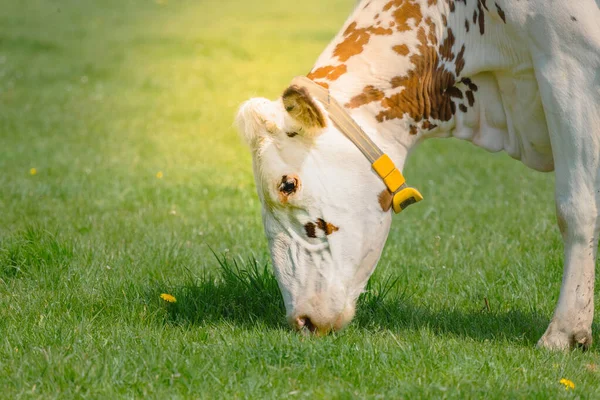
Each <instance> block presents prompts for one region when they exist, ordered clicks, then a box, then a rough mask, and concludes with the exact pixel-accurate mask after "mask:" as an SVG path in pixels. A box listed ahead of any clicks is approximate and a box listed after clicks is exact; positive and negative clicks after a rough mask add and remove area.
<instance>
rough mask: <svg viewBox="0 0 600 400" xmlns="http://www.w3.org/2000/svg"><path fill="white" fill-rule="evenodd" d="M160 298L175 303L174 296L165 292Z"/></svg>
mask: <svg viewBox="0 0 600 400" xmlns="http://www.w3.org/2000/svg"><path fill="white" fill-rule="evenodd" d="M160 298H161V299H163V300H164V301H168V302H169V303H177V299H176V298H175V296H173V295H170V294H167V293H163V294H161V295H160Z"/></svg>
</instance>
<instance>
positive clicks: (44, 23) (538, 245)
mask: <svg viewBox="0 0 600 400" xmlns="http://www.w3.org/2000/svg"><path fill="white" fill-rule="evenodd" d="M353 5H354V2H353V1H348V0H332V1H327V2H320V1H313V0H309V1H308V2H303V3H302V4H299V5H294V4H291V3H284V2H275V1H267V2H248V1H241V0H231V1H230V0H227V1H225V2H219V3H215V2H194V1H173V0H169V1H158V2H157V1H142V0H131V1H117V0H105V1H103V2H99V3H98V2H80V1H76V0H65V1H61V2H47V1H42V0H26V1H24V2H15V1H12V2H11V1H9V2H8V3H7V4H3V6H2V7H0V132H1V134H0V170H1V171H2V174H0V187H1V188H2V191H1V195H0V206H1V209H2V210H3V212H2V213H0V332H3V338H2V341H0V385H1V386H2V388H3V389H4V395H5V397H7V398H20V397H40V398H53V397H60V398H64V397H66V398H71V397H92V398H97V397H100V398H110V397H117V398H119V397H134V398H158V397H165V398H172V397H183V398H188V397H191V398H196V397H208V398H214V397H219V398H220V397H255V398H263V397H271V398H281V397H291V396H301V395H302V396H306V397H317V398H332V397H335V398H340V397H341V398H356V397H358V398H367V397H369V398H370V397H384V398H444V397H448V398H479V397H484V396H485V397H490V398H516V397H518V398H561V397H567V396H571V395H577V396H581V397H582V398H586V397H594V395H595V394H596V393H597V390H598V378H599V377H600V376H599V372H598V369H597V368H596V367H595V366H596V365H598V362H599V360H598V350H597V348H598V347H597V346H595V347H593V348H592V350H591V351H590V352H588V353H585V354H582V353H578V352H575V353H569V354H551V353H546V352H543V351H539V350H536V349H535V348H534V343H535V341H536V340H537V338H538V337H539V336H540V335H541V333H542V332H543V330H544V329H545V327H546V325H547V323H548V320H549V318H550V317H551V312H552V309H553V306H554V304H555V302H556V299H557V297H558V289H559V286H560V281H561V273H562V248H561V242H560V236H559V233H558V230H557V229H556V227H555V217H554V209H553V204H552V197H553V189H552V185H553V176H552V175H551V174H540V173H535V172H533V171H530V170H528V169H526V168H525V167H524V166H523V165H521V164H520V163H517V162H514V161H512V160H510V159H509V157H508V156H506V155H505V154H489V153H486V152H484V151H482V150H480V149H476V148H474V147H473V146H471V145H469V144H466V143H461V142H458V141H454V140H432V141H430V142H428V143H425V144H423V145H422V146H421V147H420V148H419V149H418V150H417V151H415V154H414V155H413V156H412V157H411V159H410V160H409V162H408V164H407V166H406V168H407V170H408V171H407V174H410V176H411V180H412V182H413V184H414V185H415V186H417V187H419V188H420V189H421V190H422V192H423V194H424V196H425V201H423V202H421V203H420V204H419V205H418V206H415V207H414V208H411V209H410V212H406V213H402V215H400V216H397V217H395V221H394V225H393V227H392V230H391V233H390V237H389V240H388V243H387V245H386V249H385V251H384V254H383V256H382V259H381V261H380V264H379V267H378V269H377V271H376V273H375V276H374V278H373V279H372V280H371V281H370V282H369V285H368V287H367V290H366V292H365V293H364V294H363V295H362V296H361V298H360V300H359V307H358V310H357V316H356V319H355V321H354V322H353V323H352V324H351V325H350V326H349V327H348V328H347V329H346V330H344V331H343V332H340V333H336V334H333V335H330V336H327V337H325V338H321V339H315V338H312V337H305V336H301V335H296V334H295V333H294V332H292V331H291V330H290V329H289V328H288V326H287V324H286V322H285V310H284V307H283V301H282V298H281V295H280V294H279V290H278V287H277V282H276V281H275V279H274V277H273V274H272V271H271V265H270V261H269V256H268V254H267V248H266V241H265V237H264V233H263V229H262V225H261V217H260V205H259V202H258V200H257V197H256V193H255V188H254V181H253V176H252V171H251V165H250V154H249V153H248V152H247V150H246V149H245V148H244V146H243V145H242V143H241V141H240V140H239V138H238V136H237V134H236V132H235V131H234V129H233V127H232V123H233V116H234V115H235V112H236V108H237V106H238V105H239V104H240V103H241V102H242V101H244V100H246V99H247V98H249V97H251V96H264V97H269V98H275V97H276V96H278V95H279V94H280V93H281V92H282V90H283V89H284V88H285V87H286V85H287V84H288V83H289V80H290V79H291V78H292V77H293V76H295V75H298V74H302V73H306V72H307V71H308V70H309V69H310V67H311V65H312V63H313V62H314V60H315V59H316V57H317V56H318V54H319V53H320V52H321V51H322V49H323V48H324V47H325V46H326V45H327V43H328V41H329V40H330V38H331V37H333V35H334V34H335V33H336V32H337V30H338V29H339V27H340V26H341V24H342V23H343V21H344V20H345V18H346V16H347V14H348V12H349V11H350V10H351V8H352V7H353ZM457 186H460V187H461V188H462V190H461V191H458V192H457V191H456V187H457ZM213 250H214V253H213ZM215 254H216V255H217V256H215ZM162 294H165V295H169V296H172V298H173V299H174V300H176V301H173V302H169V300H166V299H164V298H161V297H160V296H161V295H162ZM168 299H171V298H170V297H168ZM597 306H598V304H597ZM597 309H598V307H597ZM594 329H595V332H598V331H599V327H598V326H597V325H595V326H594ZM566 377H568V379H569V380H570V381H569V382H574V383H573V385H576V389H575V390H569V391H566V390H565V384H564V383H560V380H561V379H563V378H564V379H567V378H566Z"/></svg>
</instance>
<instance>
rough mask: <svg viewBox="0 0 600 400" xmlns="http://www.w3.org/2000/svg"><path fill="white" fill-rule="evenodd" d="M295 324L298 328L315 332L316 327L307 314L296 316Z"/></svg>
mask: <svg viewBox="0 0 600 400" xmlns="http://www.w3.org/2000/svg"><path fill="white" fill-rule="evenodd" d="M296 326H297V327H298V329H299V330H303V329H307V330H308V331H309V332H315V331H316V330H317V327H316V326H315V324H313V323H312V321H311V320H310V318H308V317H307V316H303V317H298V318H296Z"/></svg>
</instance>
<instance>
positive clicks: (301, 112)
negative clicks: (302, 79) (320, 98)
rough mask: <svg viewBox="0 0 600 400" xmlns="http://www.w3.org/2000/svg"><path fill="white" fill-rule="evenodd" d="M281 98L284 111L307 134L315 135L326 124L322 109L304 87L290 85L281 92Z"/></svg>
mask: <svg viewBox="0 0 600 400" xmlns="http://www.w3.org/2000/svg"><path fill="white" fill-rule="evenodd" d="M281 100H282V101H283V106H284V107H285V111H287V113H288V114H289V115H290V116H291V117H292V118H293V119H294V120H296V121H297V122H298V123H299V124H300V125H301V126H302V128H303V130H304V133H305V134H307V135H308V136H316V135H317V134H318V133H319V132H320V131H321V130H322V129H323V128H325V126H326V125H327V122H326V119H325V116H324V114H323V110H322V109H321V107H320V106H319V104H317V102H316V101H315V100H314V99H313V98H312V97H311V96H310V94H308V91H307V90H306V89H305V88H303V87H300V86H296V85H292V86H290V87H288V88H287V89H286V90H285V91H284V92H283V95H282V96H281Z"/></svg>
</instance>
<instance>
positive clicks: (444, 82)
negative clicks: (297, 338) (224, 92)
mask: <svg viewBox="0 0 600 400" xmlns="http://www.w3.org/2000/svg"><path fill="white" fill-rule="evenodd" d="M599 7H600V5H599V2H598V0H580V1H558V0H529V1H525V0H520V1H519V0H496V1H493V0H363V1H361V2H360V3H359V4H358V6H357V7H356V9H355V10H354V12H353V14H352V15H351V16H350V18H349V19H348V20H347V22H346V23H345V25H344V27H343V28H342V30H341V31H340V33H339V34H338V35H337V36H336V37H335V39H334V40H333V41H332V42H331V43H330V44H329V46H328V47H327V48H326V49H325V51H324V52H323V53H322V54H321V56H320V57H319V58H318V60H317V62H316V64H315V66H314V68H313V69H312V70H311V71H310V73H309V74H308V76H306V77H299V78H295V79H294V80H293V81H292V84H291V85H290V86H289V87H288V88H287V89H286V90H285V91H284V92H283V95H282V96H281V98H279V99H277V100H275V101H269V100H267V99H261V98H256V99H250V100H248V101H247V102H245V103H244V104H243V105H242V106H241V108H240V110H239V112H238V116H237V123H238V126H239V129H240V131H241V133H242V135H243V136H244V138H245V139H246V141H247V143H248V144H249V146H250V149H251V151H252V155H253V167H254V176H255V180H256V186H257V191H258V196H259V198H260V200H261V203H262V207H263V222H264V227H265V232H266V235H267V238H268V242H269V247H270V251H271V256H272V260H273V265H274V270H275V275H276V277H277V280H278V282H279V286H280V289H281V292H282V294H283V298H284V302H285V306H286V311H287V317H288V320H289V322H290V323H291V324H292V325H293V326H294V327H295V328H297V329H303V330H310V331H313V332H316V333H318V334H322V333H326V332H328V331H330V330H332V329H333V330H337V329H341V328H342V327H344V326H345V325H346V324H348V322H349V321H350V320H351V319H352V317H353V315H354V309H355V303H356V299H357V297H358V296H359V294H360V293H361V291H363V290H364V287H365V284H366V282H367V280H368V279H369V276H370V275H371V273H372V272H373V270H374V268H375V265H376V264H377V261H378V259H379V256H380V254H381V251H382V249H383V246H384V243H385V240H386V237H387V235H388V232H389V228H390V223H391V220H392V213H391V211H390V208H392V209H393V210H394V211H396V212H399V211H401V210H402V209H404V208H405V207H406V206H408V205H409V204H412V203H414V202H417V201H419V200H420V199H421V196H420V194H419V192H418V191H417V190H416V189H413V188H410V187H409V186H408V185H407V183H406V181H405V179H404V177H403V176H402V173H401V172H400V171H401V169H402V167H403V165H404V162H405V160H406V157H407V155H408V153H409V152H410V151H411V150H412V149H413V147H415V145H416V144H417V143H420V142H421V141H422V140H424V139H427V138H430V137H452V136H453V137H456V138H460V139H464V140H468V141H471V142H472V143H474V144H476V145H477V146H480V147H483V148H484V149H487V150H490V151H500V150H504V151H506V152H507V153H508V154H510V155H511V156H512V157H513V158H515V159H517V160H521V161H522V162H523V163H524V164H525V165H527V166H529V167H531V168H533V169H536V170H539V171H552V170H555V171H556V195H555V200H556V214H557V219H558V226H559V228H560V232H561V233H562V237H563V240H564V246H565V265H564V276H563V281H562V286H561V290H560V297H559V300H558V305H557V307H556V310H555V312H554V317H553V318H552V321H551V322H550V325H549V327H548V329H547V330H546V332H545V333H544V335H543V336H542V338H541V339H540V340H539V342H538V345H539V346H541V347H546V348H550V349H567V348H571V347H574V346H580V347H583V348H587V347H589V346H590V344H591V342H592V335H591V326H592V320H593V315H594V293H593V292H594V268H595V258H596V248H597V240H598V231H599V229H600V218H599V210H598V208H599V206H600V203H599V201H600V9H599Z"/></svg>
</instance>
